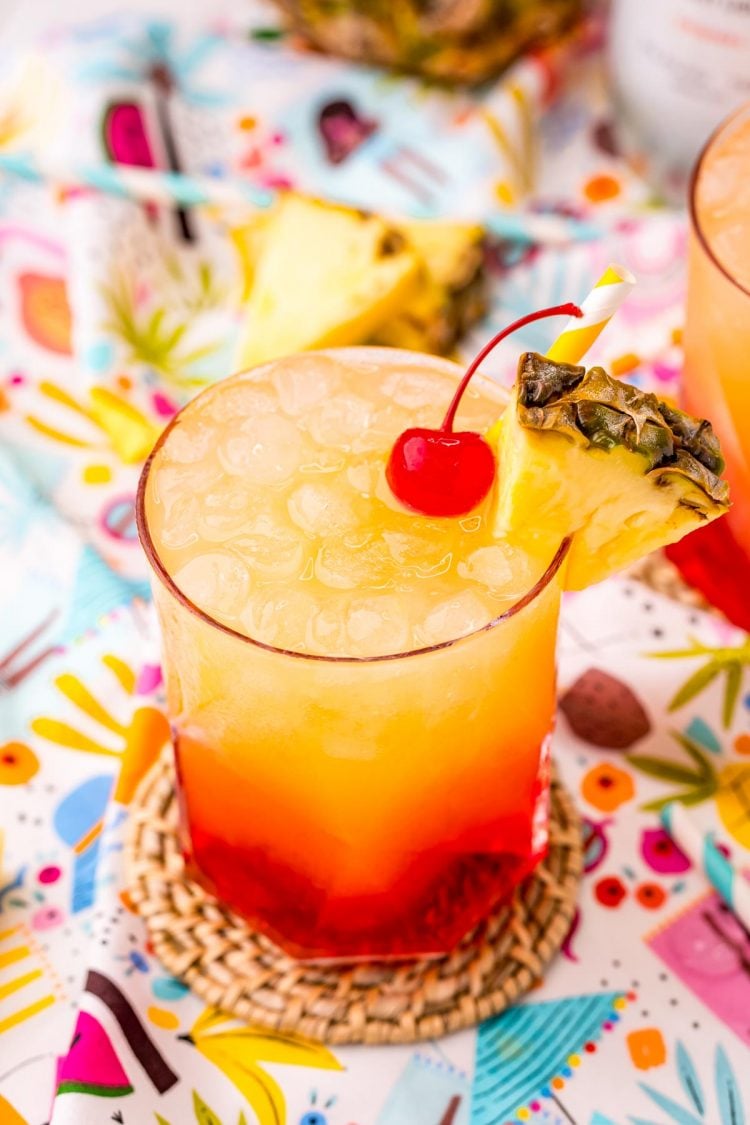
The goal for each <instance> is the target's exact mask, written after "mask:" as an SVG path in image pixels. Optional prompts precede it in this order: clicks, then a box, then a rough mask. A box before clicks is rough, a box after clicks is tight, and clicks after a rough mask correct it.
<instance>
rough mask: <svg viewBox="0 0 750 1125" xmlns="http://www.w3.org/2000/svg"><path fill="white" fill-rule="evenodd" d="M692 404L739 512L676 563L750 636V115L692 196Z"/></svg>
mask: <svg viewBox="0 0 750 1125" xmlns="http://www.w3.org/2000/svg"><path fill="white" fill-rule="evenodd" d="M690 217H691V229H690V249H689V271H688V298H687V317H686V323H685V337H684V339H685V372H684V399H685V402H684V405H685V408H686V409H687V410H688V411H689V412H690V413H692V414H697V415H698V416H699V417H709V418H711V421H712V422H713V425H714V429H715V430H716V432H717V433H718V435H719V438H720V439H721V447H722V451H723V453H724V455H725V457H726V462H727V469H726V476H727V479H728V480H729V485H730V491H731V500H732V507H731V508H730V510H729V513H728V515H727V516H726V517H725V518H724V519H721V520H717V521H716V522H715V523H712V524H710V525H709V526H708V527H706V528H705V529H700V530H699V531H696V532H694V533H693V534H692V535H690V536H689V537H688V538H686V539H685V540H683V541H682V542H681V543H678V544H676V545H674V546H673V547H670V548H668V550H667V554H668V555H669V557H670V558H671V559H672V560H673V561H674V562H675V563H677V565H678V566H679V567H680V569H681V570H682V572H683V574H684V575H685V577H686V578H687V579H688V580H689V581H690V582H691V583H692V584H693V585H695V586H696V587H698V589H700V590H702V591H703V593H704V594H705V595H706V597H708V599H709V601H711V602H712V603H713V604H714V605H716V606H718V607H719V608H720V609H722V610H723V611H724V612H725V613H726V614H727V616H729V617H730V618H731V619H732V620H734V621H735V622H736V623H737V624H738V625H742V626H743V627H744V628H746V629H748V628H750V599H749V598H748V594H747V591H748V589H750V106H745V107H744V108H742V109H740V110H739V111H738V112H737V113H735V114H734V115H733V116H731V117H730V118H729V119H728V120H727V121H725V122H724V123H723V124H722V125H721V126H720V127H719V129H718V130H717V131H716V132H715V133H714V135H713V136H712V137H711V138H710V140H709V141H708V143H707V144H706V147H705V148H704V150H703V153H702V154H701V156H700V158H699V160H698V163H697V165H696V168H695V171H694V173H693V179H692V184H691V189H690Z"/></svg>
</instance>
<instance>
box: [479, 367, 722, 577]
mask: <svg viewBox="0 0 750 1125" xmlns="http://www.w3.org/2000/svg"><path fill="white" fill-rule="evenodd" d="M498 461H499V470H498V481H497V486H496V489H497V490H496V495H495V498H494V526H495V530H496V533H497V534H498V535H499V536H509V537H511V538H515V537H518V536H523V538H524V539H525V540H526V541H529V542H535V541H537V542H538V543H539V544H540V546H543V547H544V548H545V549H547V550H548V551H554V550H555V549H556V547H557V546H558V545H559V543H560V542H561V541H562V540H563V539H564V538H565V537H566V536H571V537H572V543H571V548H570V553H569V556H568V564H567V578H566V586H567V588H568V589H571V590H580V589H583V588H584V587H586V586H590V585H592V584H593V583H595V582H599V581H601V580H602V579H603V578H606V577H608V576H609V575H610V574H613V573H614V572H615V571H618V570H621V569H622V568H623V567H627V566H629V565H630V564H632V563H634V562H635V561H636V560H637V559H639V558H641V557H642V556H644V555H646V554H648V553H649V552H650V551H654V550H656V549H658V548H660V547H665V546H666V545H667V544H668V543H674V542H675V541H676V540H677V539H681V538H682V536H683V535H686V534H687V533H688V532H689V531H692V530H693V529H694V528H696V527H700V526H701V525H702V524H705V523H708V522H709V521H710V520H713V519H716V518H717V516H721V515H723V513H724V512H726V510H727V508H728V506H729V491H728V487H727V484H726V481H724V480H722V479H721V476H720V474H721V472H722V470H723V468H724V460H723V458H722V456H721V452H720V450H719V443H718V441H717V439H716V436H715V434H714V432H713V430H712V428H711V425H710V423H709V422H707V421H704V420H701V419H697V418H692V417H691V416H690V415H689V414H685V413H683V412H682V411H681V410H677V409H675V408H674V407H671V406H667V405H666V404H665V403H663V402H659V401H658V399H657V398H656V397H655V395H652V394H646V393H644V392H643V391H640V390H638V389H637V388H636V387H633V386H631V385H630V384H628V383H623V382H621V381H620V380H619V379H615V378H613V377H612V376H611V375H608V374H607V372H606V371H604V370H603V369H602V368H601V367H592V368H591V369H590V370H589V371H586V369H585V368H584V367H577V366H574V365H572V364H565V363H555V362H553V361H552V360H549V359H547V358H545V357H544V356H541V355H536V354H535V353H533V352H527V353H526V354H525V355H523V356H522V357H521V359H520V362H519V365H518V378H517V382H516V386H515V389H514V391H513V394H512V396H511V400H510V402H509V404H508V407H507V409H506V411H505V414H504V415H503V418H502V423H501V425H500V427H499V449H498Z"/></svg>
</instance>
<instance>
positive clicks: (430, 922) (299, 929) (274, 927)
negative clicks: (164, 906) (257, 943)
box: [185, 838, 544, 962]
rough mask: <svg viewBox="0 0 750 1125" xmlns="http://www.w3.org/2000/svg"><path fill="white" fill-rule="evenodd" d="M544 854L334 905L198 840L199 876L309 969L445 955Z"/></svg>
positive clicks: (190, 861) (451, 864)
mask: <svg viewBox="0 0 750 1125" xmlns="http://www.w3.org/2000/svg"><path fill="white" fill-rule="evenodd" d="M543 856H544V853H540V854H539V855H534V856H527V857H526V858H525V859H522V858H520V857H519V856H514V855H511V854H493V855H461V856H456V857H453V858H451V859H446V861H445V863H444V864H442V865H441V866H440V868H439V870H438V871H437V872H436V871H435V870H434V865H431V866H433V871H432V878H428V879H427V880H425V872H424V871H422V872H420V871H419V868H420V866H422V865H421V864H419V863H416V864H415V869H414V870H412V871H410V872H409V875H408V877H405V878H404V879H403V880H402V881H401V882H400V884H399V885H398V886H394V887H393V888H392V889H391V890H390V892H389V893H388V894H387V895H383V896H362V897H359V898H354V897H346V898H338V899H336V898H333V897H332V896H331V895H330V894H328V893H327V892H326V891H325V890H323V889H321V888H318V887H314V886H312V885H310V884H309V883H308V882H307V881H306V880H304V879H301V878H300V877H299V875H298V874H295V873H292V872H290V871H287V870H283V869H282V868H280V867H279V865H277V864H274V863H273V861H271V860H270V859H269V858H268V856H265V855H263V854H257V853H254V854H239V853H237V852H232V853H229V854H228V851H227V847H226V845H225V844H217V843H211V842H210V841H202V840H200V839H195V838H194V839H193V841H192V846H191V848H190V850H189V851H187V852H186V855H185V860H186V864H187V868H188V872H189V874H190V876H191V878H193V879H195V880H196V882H198V883H200V884H201V885H202V886H204V887H205V888H206V889H207V890H208V891H210V892H211V894H213V895H215V896H216V897H217V898H218V899H220V900H221V901H222V902H223V903H225V904H226V905H227V906H229V907H231V908H232V909H233V910H235V911H236V912H237V913H238V914H240V915H241V916H242V917H243V918H245V920H246V921H247V922H249V923H250V925H251V926H253V928H255V929H257V930H258V931H260V933H264V934H266V935H267V936H268V937H270V938H271V939H272V941H274V942H275V943H276V944H277V945H279V946H280V947H281V948H282V949H284V950H285V951H286V952H287V953H289V954H291V955H292V956H293V957H296V958H298V959H299V960H302V961H339V962H342V961H343V962H349V961H358V960H384V959H398V958H407V957H430V956H435V957H438V956H441V955H444V954H446V953H449V952H450V951H451V950H453V949H455V947H456V946H457V945H458V944H459V942H460V941H461V939H462V938H463V937H465V936H466V935H467V934H468V933H470V932H471V931H472V930H473V929H474V928H475V927H476V926H477V925H479V923H480V922H482V921H483V920H484V919H485V918H486V917H487V916H488V915H489V914H490V913H491V912H492V911H493V909H494V908H495V907H496V906H498V905H499V904H500V903H501V902H502V901H503V900H504V899H505V898H507V897H508V896H509V895H510V893H511V892H512V890H513V888H514V887H515V886H516V885H517V884H518V883H519V882H520V880H522V879H523V878H525V876H526V875H528V874H530V872H531V871H533V869H534V868H535V867H536V866H537V864H538V863H539V862H540V861H541V860H542V858H543Z"/></svg>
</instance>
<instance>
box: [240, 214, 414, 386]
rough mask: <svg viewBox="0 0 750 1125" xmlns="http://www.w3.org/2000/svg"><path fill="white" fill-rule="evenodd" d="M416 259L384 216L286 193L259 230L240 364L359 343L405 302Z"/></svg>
mask: <svg viewBox="0 0 750 1125" xmlns="http://www.w3.org/2000/svg"><path fill="white" fill-rule="evenodd" d="M418 269H419V258H418V256H417V255H416V253H415V252H414V250H412V249H411V247H410V246H409V245H408V243H407V241H406V239H405V238H404V236H403V235H402V234H400V233H399V232H398V231H397V230H395V228H394V227H392V226H390V225H389V224H388V223H386V222H385V221H384V220H383V219H379V218H377V217H376V216H374V215H368V214H366V213H364V212H362V211H352V210H350V209H349V208H346V207H334V206H331V205H330V204H326V203H319V202H317V201H316V200H312V199H305V198H303V197H302V196H299V195H294V194H289V195H286V196H284V197H283V199H282V200H281V201H280V202H279V203H278V205H277V207H276V209H275V211H274V213H273V215H272V216H271V218H270V219H269V222H268V225H267V227H266V228H265V230H264V231H263V236H262V245H261V249H260V253H259V256H258V258H257V260H256V262H255V271H254V278H253V283H252V287H251V290H250V296H249V299H248V302H247V304H246V305H245V308H244V325H243V331H242V334H241V339H240V345H239V350H238V353H237V364H238V366H239V367H251V366H252V365H253V364H256V363H264V362H265V361H266V360H270V359H275V358H277V357H278V356H281V355H286V354H288V353H290V352H298V351H303V350H305V349H306V348H324V347H335V346H340V345H345V344H356V343H359V342H361V341H362V340H364V339H366V338H367V337H369V336H371V335H372V333H373V332H374V331H375V330H376V329H377V328H378V326H379V325H380V324H381V323H382V322H383V321H384V320H385V319H386V318H387V317H388V316H390V315H391V314H392V313H394V312H395V311H396V310H397V309H399V308H400V306H401V305H402V303H403V301H404V299H405V297H406V295H407V293H408V292H409V291H410V289H411V288H412V286H413V285H414V283H415V280H416V277H417V273H418Z"/></svg>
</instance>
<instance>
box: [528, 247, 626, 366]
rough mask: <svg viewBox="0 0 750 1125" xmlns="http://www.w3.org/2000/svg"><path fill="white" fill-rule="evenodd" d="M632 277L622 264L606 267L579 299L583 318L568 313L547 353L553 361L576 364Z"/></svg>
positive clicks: (621, 296) (623, 296) (611, 311)
mask: <svg viewBox="0 0 750 1125" xmlns="http://www.w3.org/2000/svg"><path fill="white" fill-rule="evenodd" d="M634 285H635V278H634V277H633V275H632V273H631V272H630V270H627V269H625V267H624V266H618V265H610V266H607V268H606V270H605V271H604V273H603V274H602V276H601V277H600V278H599V280H598V281H597V283H596V285H595V286H594V288H593V289H592V290H591V292H590V293H589V295H588V297H586V299H585V301H582V302H581V306H580V308H581V310H582V312H583V317H575V316H572V317H571V318H570V320H569V321H568V323H567V324H566V325H565V327H564V328H563V330H562V332H561V333H560V335H559V336H558V337H557V339H556V340H555V342H554V344H553V345H552V347H551V348H550V349H549V351H548V352H547V355H548V357H549V358H550V359H554V360H555V362H556V363H579V362H580V361H581V359H583V357H584V355H585V354H586V352H587V351H588V350H589V348H590V347H591V345H592V344H593V342H594V340H595V339H596V338H597V336H598V335H599V333H600V332H601V331H602V330H603V329H604V328H606V326H607V325H608V324H609V322H610V320H611V319H612V317H613V316H614V314H615V313H616V312H617V310H618V309H619V307H620V305H621V304H622V303H623V301H624V300H625V299H626V297H627V296H628V295H629V294H630V292H631V290H632V289H633V287H634Z"/></svg>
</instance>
